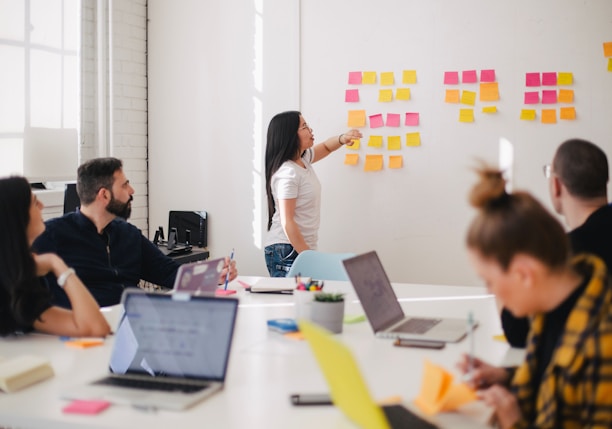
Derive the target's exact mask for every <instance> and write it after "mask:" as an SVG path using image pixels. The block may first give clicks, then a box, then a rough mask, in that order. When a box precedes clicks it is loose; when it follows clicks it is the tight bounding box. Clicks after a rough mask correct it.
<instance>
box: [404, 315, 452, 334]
mask: <svg viewBox="0 0 612 429" xmlns="http://www.w3.org/2000/svg"><path fill="white" fill-rule="evenodd" d="M441 321H442V319H419V318H415V317H413V318H411V319H408V320H406V321H405V322H404V323H402V324H401V325H399V326H396V327H395V328H393V332H403V333H406V334H424V333H425V332H427V331H429V330H430V329H431V328H433V327H434V326H436V325H437V324H438V323H440V322H441Z"/></svg>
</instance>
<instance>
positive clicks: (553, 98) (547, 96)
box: [542, 89, 557, 104]
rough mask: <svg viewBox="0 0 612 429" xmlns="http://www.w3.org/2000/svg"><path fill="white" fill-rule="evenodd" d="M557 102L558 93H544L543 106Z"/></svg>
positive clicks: (553, 91)
mask: <svg viewBox="0 0 612 429" xmlns="http://www.w3.org/2000/svg"><path fill="white" fill-rule="evenodd" d="M556 102H557V91H555V90H554V89H553V90H549V91H542V104H555V103H556Z"/></svg>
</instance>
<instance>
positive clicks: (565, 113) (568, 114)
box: [559, 107, 576, 121]
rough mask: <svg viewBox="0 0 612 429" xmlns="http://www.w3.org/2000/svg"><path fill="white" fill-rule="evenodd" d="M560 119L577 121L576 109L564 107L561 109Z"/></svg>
mask: <svg viewBox="0 0 612 429" xmlns="http://www.w3.org/2000/svg"><path fill="white" fill-rule="evenodd" d="M559 110H560V111H559V117H560V118H561V119H565V120H568V121H573V120H574V119H576V109H575V108H574V107H562V108H561V109H559Z"/></svg>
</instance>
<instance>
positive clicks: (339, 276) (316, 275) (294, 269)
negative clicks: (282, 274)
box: [287, 250, 355, 280]
mask: <svg viewBox="0 0 612 429" xmlns="http://www.w3.org/2000/svg"><path fill="white" fill-rule="evenodd" d="M353 256H355V254H354V253H324V252H319V251H316V250H304V251H303V252H302V253H300V254H299V255H298V256H297V258H295V261H293V265H292V266H291V268H290V269H289V272H288V273H287V277H294V276H297V275H298V274H300V275H302V276H306V277H312V278H313V279H316V280H348V279H349V278H348V275H347V274H346V271H344V265H342V260H343V259H347V258H351V257H353Z"/></svg>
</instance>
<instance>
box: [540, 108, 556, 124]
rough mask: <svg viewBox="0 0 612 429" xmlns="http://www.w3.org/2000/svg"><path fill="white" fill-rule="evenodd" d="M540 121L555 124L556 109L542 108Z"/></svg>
mask: <svg viewBox="0 0 612 429" xmlns="http://www.w3.org/2000/svg"><path fill="white" fill-rule="evenodd" d="M542 123H543V124H556V123H557V111H556V110H555V109H542Z"/></svg>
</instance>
